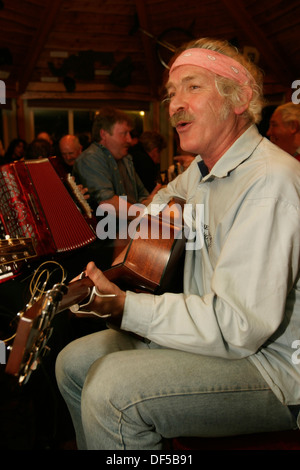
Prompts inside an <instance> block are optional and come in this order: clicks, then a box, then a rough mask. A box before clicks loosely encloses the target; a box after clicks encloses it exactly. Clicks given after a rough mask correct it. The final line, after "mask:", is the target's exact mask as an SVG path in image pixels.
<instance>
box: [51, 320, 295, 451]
mask: <svg viewBox="0 0 300 470" xmlns="http://www.w3.org/2000/svg"><path fill="white" fill-rule="evenodd" d="M56 376H57V382H58V386H59V389H60V391H61V394H62V395H63V397H64V399H65V401H66V403H67V405H68V408H69V411H70V414H71V417H72V420H73V424H74V427H75V431H76V438H77V445H78V448H79V449H102V450H125V449H126V450H127V449H134V450H138V449H150V450H160V449H163V438H172V437H178V436H203V437H216V436H229V435H237V434H248V433H254V432H267V431H275V430H285V429H292V428H296V421H295V419H294V418H293V416H292V414H291V413H290V411H289V409H288V408H287V407H286V406H284V405H282V404H281V403H280V401H279V400H278V399H277V398H276V396H275V395H274V394H273V392H272V391H271V390H270V388H269V387H268V385H267V383H266V382H265V380H264V379H263V377H262V376H261V374H260V373H259V372H258V370H257V369H256V367H255V366H254V365H253V364H252V363H251V362H250V361H249V360H248V359H239V360H225V359H220V358H216V357H209V356H201V355H196V354H191V353H186V352H182V351H177V350H172V349H165V348H161V347H160V346H158V345H156V344H154V343H145V342H143V341H140V340H138V339H137V338H135V337H133V336H130V335H128V334H126V333H121V332H118V331H115V330H110V329H109V330H105V331H101V332H99V333H94V334H92V335H89V336H85V337H83V338H80V339H78V340H76V341H74V342H73V343H70V344H69V345H68V346H67V347H66V348H65V349H64V350H63V351H62V352H61V353H60V354H59V356H58V358H57V363H56Z"/></svg>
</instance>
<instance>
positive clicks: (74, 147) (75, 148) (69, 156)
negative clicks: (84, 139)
mask: <svg viewBox="0 0 300 470" xmlns="http://www.w3.org/2000/svg"><path fill="white" fill-rule="evenodd" d="M59 151H60V154H61V157H62V160H63V162H64V166H65V170H66V171H68V172H72V169H73V168H72V167H73V165H74V163H75V160H76V158H78V157H79V155H80V154H81V153H82V145H81V143H80V141H79V139H78V137H77V136H76V135H72V134H67V135H64V136H63V137H62V138H61V139H60V141H59Z"/></svg>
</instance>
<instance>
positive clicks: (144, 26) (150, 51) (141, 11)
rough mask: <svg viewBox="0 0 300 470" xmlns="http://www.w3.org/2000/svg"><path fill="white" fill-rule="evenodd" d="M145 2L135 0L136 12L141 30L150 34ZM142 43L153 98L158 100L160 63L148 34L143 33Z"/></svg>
mask: <svg viewBox="0 0 300 470" xmlns="http://www.w3.org/2000/svg"><path fill="white" fill-rule="evenodd" d="M145 3H146V2H145V1H144V0H135V4H136V10H137V15H138V21H139V27H140V30H145V31H147V32H149V33H151V31H150V25H149V23H148V15H147V11H146V6H145ZM140 34H141V38H142V43H143V47H144V51H145V59H146V64H147V72H148V76H149V80H150V90H151V95H152V97H153V98H155V99H157V98H158V94H159V92H158V90H159V82H158V73H157V70H158V63H157V60H156V58H155V54H154V47H153V40H152V39H150V37H149V36H148V35H147V34H144V33H143V32H142V31H141V33H140Z"/></svg>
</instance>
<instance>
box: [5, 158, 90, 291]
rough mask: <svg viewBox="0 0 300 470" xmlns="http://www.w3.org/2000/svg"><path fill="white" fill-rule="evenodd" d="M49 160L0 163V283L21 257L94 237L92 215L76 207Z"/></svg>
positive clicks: (82, 243) (72, 246) (73, 246)
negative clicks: (1, 164)
mask: <svg viewBox="0 0 300 470" xmlns="http://www.w3.org/2000/svg"><path fill="white" fill-rule="evenodd" d="M54 165H55V166H56V163H55V157H54V159H41V160H28V161H22V162H15V163H11V164H7V165H3V166H1V167H0V209H1V212H0V282H1V280H5V279H7V278H10V277H12V276H14V275H15V274H16V273H17V272H18V270H19V263H20V261H21V260H26V259H28V258H38V257H41V256H45V255H52V254H55V253H62V252H69V251H72V250H75V249H78V248H81V247H84V246H86V245H87V244H89V243H91V242H93V241H95V239H96V235H95V230H94V220H93V217H92V216H91V215H88V216H87V214H86V213H84V212H83V211H82V210H80V209H79V207H80V206H79V203H78V201H76V202H77V204H76V203H75V202H74V199H73V198H72V196H71V194H70V192H69V191H68V189H67V187H66V185H65V184H64V182H63V180H62V177H61V176H60V175H59V174H58V172H57V171H56V170H55V168H54Z"/></svg>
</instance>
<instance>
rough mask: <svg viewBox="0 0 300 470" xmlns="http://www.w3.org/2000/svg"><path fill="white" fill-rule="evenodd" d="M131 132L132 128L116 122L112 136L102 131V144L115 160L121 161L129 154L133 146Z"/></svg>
mask: <svg viewBox="0 0 300 470" xmlns="http://www.w3.org/2000/svg"><path fill="white" fill-rule="evenodd" d="M131 131H132V128H131V127H130V126H129V125H128V124H127V123H126V122H116V124H115V125H114V126H113V128H112V130H111V134H110V133H109V132H107V131H105V130H103V129H102V130H101V131H100V136H101V144H102V145H103V146H104V147H106V148H107V150H109V151H110V153H111V154H112V156H113V157H114V159H115V160H121V158H123V157H125V156H126V155H127V154H128V149H129V147H130V146H131V145H132V138H131V135H130V132H131Z"/></svg>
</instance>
